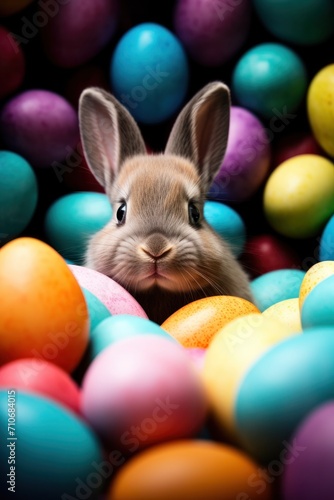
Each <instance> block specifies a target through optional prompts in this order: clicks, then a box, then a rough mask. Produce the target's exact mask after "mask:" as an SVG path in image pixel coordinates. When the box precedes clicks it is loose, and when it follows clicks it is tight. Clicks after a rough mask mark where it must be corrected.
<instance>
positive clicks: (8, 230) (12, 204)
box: [0, 151, 38, 244]
mask: <svg viewBox="0 0 334 500" xmlns="http://www.w3.org/2000/svg"><path fill="white" fill-rule="evenodd" d="M0 176H1V182H0V244H2V243H4V242H5V241H8V240H10V239H12V238H14V237H15V236H17V235H19V234H20V233H21V232H22V231H23V230H24V229H25V228H26V227H27V225H28V224H29V222H30V220H31V218H32V216H33V214H34V212H35V209H36V206H37V200H38V186H37V179H36V175H35V173H34V171H33V169H32V167H31V165H30V164H29V163H28V162H27V161H26V160H25V159H24V158H22V156H20V155H17V154H16V153H12V152H11V151H0Z"/></svg>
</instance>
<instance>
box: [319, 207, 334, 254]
mask: <svg viewBox="0 0 334 500" xmlns="http://www.w3.org/2000/svg"><path fill="white" fill-rule="evenodd" d="M319 260H321V261H323V260H334V215H332V217H331V218H330V219H329V220H328V222H327V223H326V225H325V227H324V229H323V231H322V234H321V238H320V250H319Z"/></svg>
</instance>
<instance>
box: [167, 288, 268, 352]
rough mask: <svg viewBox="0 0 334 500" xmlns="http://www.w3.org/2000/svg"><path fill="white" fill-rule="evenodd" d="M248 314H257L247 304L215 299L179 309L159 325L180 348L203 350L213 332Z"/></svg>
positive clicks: (239, 300)
mask: <svg viewBox="0 0 334 500" xmlns="http://www.w3.org/2000/svg"><path fill="white" fill-rule="evenodd" d="M251 312H260V311H259V309H258V308H257V307H256V306H255V305H254V304H252V303H251V302H249V301H248V300H245V299H242V298H240V297H233V296H230V295H217V296H214V297H205V298H204V299H200V300H196V301H194V302H191V303H190V304H187V305H186V306H184V307H181V309H179V310H178V311H176V312H175V313H174V314H172V315H171V316H170V317H169V318H167V319H166V321H165V322H164V323H163V324H162V325H161V328H163V329H164V330H166V331H167V332H168V333H169V334H170V335H172V336H173V337H174V338H175V339H176V340H178V341H179V342H180V343H181V344H182V345H183V346H184V347H202V348H203V347H204V348H205V347H207V346H208V345H209V343H210V342H211V339H212V338H213V337H214V335H215V334H216V332H217V331H218V330H219V329H220V328H222V327H223V326H224V325H226V324H227V323H228V322H229V321H231V320H232V319H234V318H237V317H238V316H244V315H245V314H249V313H251Z"/></svg>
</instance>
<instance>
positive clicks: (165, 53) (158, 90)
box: [110, 23, 189, 124]
mask: <svg viewBox="0 0 334 500" xmlns="http://www.w3.org/2000/svg"><path fill="white" fill-rule="evenodd" d="M188 73H189V70H188V61H187V57H186V54H185V51H184V49H183V47H182V45H181V43H180V42H179V40H178V39H177V37H176V36H175V35H174V34H173V33H172V32H171V31H169V30H168V29H167V28H165V27H164V26H160V25H159V24H155V23H143V24H139V25H137V26H135V27H134V28H132V29H130V30H129V31H127V32H126V33H125V34H124V35H123V37H122V38H121V39H120V41H119V42H118V44H117V46H116V48H115V50H114V53H113V56H112V60H111V67H110V75H111V86H112V89H113V93H114V94H115V96H116V97H117V98H118V100H119V101H120V102H121V103H122V104H123V105H124V106H126V107H127V108H128V110H129V111H130V113H131V114H132V115H133V117H134V118H135V119H136V120H137V121H139V122H142V123H147V124H154V123H160V122H162V121H164V120H166V119H167V118H169V117H171V116H172V115H173V114H174V113H175V112H176V111H177V110H178V108H179V107H180V106H181V104H182V103H183V101H184V98H185V96H186V93H187V89H188V79H189V74H188Z"/></svg>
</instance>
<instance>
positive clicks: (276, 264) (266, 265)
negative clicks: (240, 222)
mask: <svg viewBox="0 0 334 500" xmlns="http://www.w3.org/2000/svg"><path fill="white" fill-rule="evenodd" d="M242 261H243V264H244V266H245V269H247V270H248V271H249V273H250V275H251V276H252V277H253V278H256V277H257V276H260V275H261V274H265V273H269V272H271V271H276V270H278V269H289V268H298V267H299V266H300V258H299V256H298V253H297V252H296V250H295V249H294V247H293V246H292V245H291V244H289V243H288V242H286V241H284V240H283V239H282V238H281V237H279V236H278V235H274V234H268V233H264V234H257V235H255V236H250V237H249V238H247V240H246V243H245V247H244V254H243V256H242Z"/></svg>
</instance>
